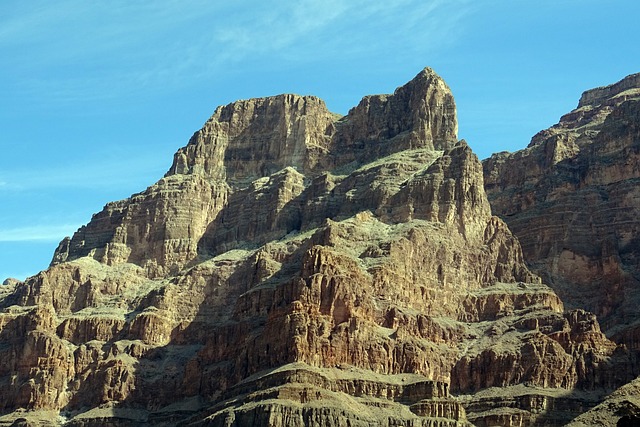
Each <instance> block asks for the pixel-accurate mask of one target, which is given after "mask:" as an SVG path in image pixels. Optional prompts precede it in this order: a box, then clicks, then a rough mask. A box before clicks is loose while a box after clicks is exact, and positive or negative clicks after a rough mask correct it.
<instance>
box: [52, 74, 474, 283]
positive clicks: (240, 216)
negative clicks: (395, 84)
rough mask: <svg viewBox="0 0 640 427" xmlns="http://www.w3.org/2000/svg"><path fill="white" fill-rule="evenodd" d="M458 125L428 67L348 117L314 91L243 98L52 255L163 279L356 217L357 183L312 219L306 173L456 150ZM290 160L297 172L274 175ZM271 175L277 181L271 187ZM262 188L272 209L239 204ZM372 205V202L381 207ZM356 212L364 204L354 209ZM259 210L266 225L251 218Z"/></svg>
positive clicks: (58, 259) (309, 177) (61, 259)
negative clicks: (213, 257)
mask: <svg viewBox="0 0 640 427" xmlns="http://www.w3.org/2000/svg"><path fill="white" fill-rule="evenodd" d="M456 133H457V119H456V109H455V102H454V100H453V96H452V94H451V91H450V89H449V88H448V87H447V85H446V83H445V82H444V81H443V80H442V78H440V77H439V76H438V75H437V74H436V73H435V72H434V71H433V70H431V69H429V68H425V69H424V70H422V71H421V72H420V73H418V75H417V76H416V77H415V78H414V79H413V80H411V81H410V82H409V83H407V84H405V85H404V86H402V87H400V88H398V89H397V90H396V91H395V92H394V94H392V95H373V96H366V97H364V98H363V99H362V101H361V102H360V104H359V105H358V106H357V107H355V108H353V109H351V111H350V112H349V114H347V116H345V117H340V116H339V115H337V114H334V113H331V112H330V111H329V110H328V109H327V107H326V105H325V103H324V101H322V100H320V99H319V98H316V97H313V96H298V95H278V96H273V97H267V98H254V99H249V100H241V101H236V102H233V103H231V104H228V105H226V106H222V107H218V108H217V109H216V110H215V112H214V114H213V115H212V116H211V118H210V119H209V120H207V122H206V123H205V124H204V126H203V127H202V129H200V130H199V131H197V132H196V133H195V134H194V135H193V136H192V137H191V139H190V140H189V143H188V144H187V145H186V146H185V147H183V148H180V149H179V150H178V151H177V152H176V154H175V155H174V159H173V164H172V165H171V168H170V169H169V171H168V172H167V174H166V175H165V177H164V178H163V179H161V180H160V181H158V182H157V183H156V184H154V185H152V186H151V187H149V188H148V189H147V190H146V191H144V192H142V193H140V194H137V195H134V196H132V198H130V199H127V200H123V201H121V202H116V203H110V204H109V205H107V206H105V208H104V210H103V211H102V212H100V213H98V214H97V215H96V216H95V217H94V218H93V219H92V221H91V222H90V223H89V224H88V225H86V226H84V227H82V228H81V229H80V230H78V232H76V233H75V235H74V236H73V237H72V238H71V240H70V241H63V242H62V243H61V244H60V246H59V248H58V250H57V251H56V253H55V255H54V258H53V263H58V262H64V261H66V260H71V259H75V258H78V257H82V256H86V255H91V256H93V257H94V258H96V259H100V260H101V261H103V262H107V263H121V262H133V263H136V264H142V265H146V266H147V267H148V268H149V269H150V273H151V274H152V275H162V274H165V273H166V272H167V271H168V270H171V271H175V269H179V268H180V267H182V266H184V265H185V264H186V263H187V262H189V261H191V260H193V259H194V258H196V257H197V256H198V255H199V254H202V252H203V251H205V252H206V253H211V247H212V246H215V247H222V248H227V249H228V248H230V247H231V246H229V244H231V245H232V246H233V245H238V244H239V242H244V241H247V240H250V241H253V242H266V241H267V240H268V239H271V238H274V237H276V236H280V235H283V234H282V233H284V234H287V233H289V232H291V231H294V230H299V229H300V225H301V224H317V223H318V222H321V220H322V219H323V218H324V217H325V216H329V217H332V216H333V215H339V214H345V213H346V212H345V210H344V209H335V208H336V207H337V206H339V205H347V206H348V205H349V200H348V198H350V197H351V195H352V194H353V193H354V192H356V191H358V190H357V188H348V189H347V188H346V185H342V186H341V187H342V188H343V189H344V193H345V194H342V195H341V196H335V195H334V197H331V195H329V197H327V198H326V199H324V200H331V203H325V205H324V207H323V208H321V209H319V210H318V211H316V212H315V214H312V215H309V213H304V212H302V211H301V208H302V205H301V203H303V201H304V200H306V199H307V198H308V197H310V194H311V189H310V190H309V191H306V192H304V194H303V190H305V188H306V187H305V184H304V183H305V180H307V181H309V182H310V181H311V180H313V179H314V178H315V177H318V176H320V175H323V174H327V173H329V174H333V175H338V176H340V175H342V174H344V173H345V171H353V170H355V169H357V168H358V167H360V166H362V165H365V164H367V163H370V162H373V161H375V160H377V159H382V158H385V157H387V156H390V155H392V154H394V153H398V152H402V151H404V150H409V149H422V150H427V151H434V150H444V149H448V148H453V146H454V145H455V143H456ZM474 157H475V156H474ZM476 162H477V159H476ZM286 168H291V170H293V171H297V173H298V175H295V174H293V175H292V174H285V175H286V176H287V177H289V178H287V179H286V180H284V181H282V180H278V179H269V177H270V176H272V175H274V174H278V173H279V171H282V170H284V169H286ZM370 176H371V175H370ZM293 177H295V179H294V178H293ZM263 179H267V181H265V182H266V183H269V184H268V185H267V186H266V187H265V186H264V185H263V184H261V182H262V181H261V180H263ZM359 179H362V177H360V178H359ZM281 181H282V182H285V181H286V182H287V187H286V188H287V189H286V190H285V191H281V189H280V188H279V184H277V183H279V182H281ZM294 181H295V182H296V183H295V184H294V183H293V182H294ZM274 183H276V184H274ZM352 184H353V185H355V183H353V182H352ZM258 187H259V188H261V190H260V191H261V193H260V194H261V196H260V199H261V201H260V202H259V203H262V205H261V206H256V209H255V210H254V213H253V214H250V213H248V212H247V211H246V207H247V206H244V207H243V205H242V204H240V202H239V200H241V199H243V198H246V197H253V196H254V193H253V191H254V189H256V188H258ZM263 187H264V188H263ZM480 187H481V186H478V185H476V186H475V187H474V188H480ZM347 192H350V193H349V196H347V194H346V193H347ZM358 192H359V193H361V194H365V192H364V191H358ZM183 197H184V198H185V199H182V198H183ZM385 197H386V196H385ZM178 200H181V201H180V202H179V203H178ZM243 200H249V199H243ZM374 200H378V199H374ZM378 201H380V200H378ZM265 202H267V204H266V205H265V204H264V203H265ZM323 203H324V202H323ZM367 203H369V202H366V201H365V204H367ZM375 203H376V202H374V204H375ZM272 204H273V205H272ZM284 204H287V206H284ZM370 204H371V203H369V204H367V206H368V207H369V208H370V209H374V210H375V209H377V208H379V206H378V205H372V206H369V205H370ZM280 205H282V206H280ZM330 205H331V206H330ZM275 206H280V207H278V208H276V207H275ZM354 209H362V206H360V207H357V206H356V207H352V208H350V210H349V213H350V214H353V213H354V212H353V210H354ZM223 210H224V212H222V211H223ZM265 210H266V211H268V212H266V211H265ZM259 211H260V212H262V211H264V212H263V214H261V215H259V216H260V218H258V217H256V216H255V213H256V212H259ZM278 212H280V213H279V214H278ZM274 215H277V216H274ZM282 215H284V216H285V217H284V218H283V217H282ZM249 217H250V218H255V219H256V220H257V221H254V222H251V224H252V225H248V224H249V222H247V221H245V219H248V218H249ZM260 224H262V225H260ZM238 227H239V228H238ZM256 227H257V229H255V230H254V231H251V232H249V231H248V230H249V229H254V228H256ZM243 230H244V231H243ZM221 236H226V237H224V238H221ZM212 239H213V240H212ZM233 242H235V243H233ZM205 248H209V249H205ZM214 252H215V251H214Z"/></svg>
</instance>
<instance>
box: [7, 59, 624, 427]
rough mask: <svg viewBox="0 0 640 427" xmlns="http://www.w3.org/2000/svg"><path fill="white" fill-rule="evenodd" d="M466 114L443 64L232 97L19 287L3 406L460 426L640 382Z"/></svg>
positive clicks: (130, 419)
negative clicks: (530, 242)
mask: <svg viewBox="0 0 640 427" xmlns="http://www.w3.org/2000/svg"><path fill="white" fill-rule="evenodd" d="M456 131H457V122H456V117H455V104H454V102H453V98H452V96H451V92H450V91H449V89H448V88H447V86H446V84H445V83H444V82H443V81H442V79H440V78H439V77H438V76H437V75H436V74H435V73H434V72H433V71H431V70H429V69H426V70H424V71H422V72H421V73H419V74H418V75H417V76H416V77H415V78H414V79H413V80H412V81H411V82H409V83H408V84H406V85H404V86H402V87H400V88H398V89H397V90H396V91H395V93H394V94H392V95H379V96H370V97H365V98H364V99H363V100H362V101H361V103H360V104H359V105H358V106H357V107H355V108H354V109H352V110H351V111H350V112H349V114H348V115H347V116H345V117H342V118H340V117H337V116H335V115H333V114H331V113H330V112H328V111H327V110H326V107H325V106H324V103H322V101H320V100H318V99H317V98H313V97H299V96H295V95H281V96H276V97H271V98H261V99H253V100H247V101H238V102H236V103H233V104H230V105H228V106H225V107H220V108H218V109H217V110H216V112H215V113H214V115H213V116H212V117H211V119H209V120H208V121H207V123H205V125H204V127H203V129H201V130H200V131H198V132H196V134H195V135H194V136H193V137H192V138H191V140H190V141H189V143H188V144H187V146H185V147H183V148H181V149H180V150H178V152H177V153H176V155H175V157H174V162H173V165H172V166H171V168H170V170H169V172H168V173H167V174H166V176H165V177H164V178H162V179H161V180H159V181H158V182H157V183H156V184H154V185H152V186H151V187H149V188H148V189H146V190H145V191H143V192H141V193H139V194H136V195H134V196H132V197H131V198H129V199H126V200H123V201H119V202H115V203H110V204H108V205H107V206H106V207H105V208H104V209H103V211H102V212H100V213H98V214H96V215H95V216H94V217H93V218H92V220H91V222H90V223H89V224H87V225H86V226H84V227H82V228H81V229H80V230H78V232H76V233H75V234H74V236H73V237H72V238H70V239H66V240H64V241H63V242H61V244H60V245H59V247H58V249H57V251H56V253H55V256H54V261H53V263H52V266H51V267H50V268H49V269H47V270H46V271H43V272H41V273H39V274H38V275H36V276H33V277H31V278H29V279H28V280H26V281H25V282H12V283H8V284H7V285H6V288H4V289H3V290H2V291H3V292H2V293H0V308H2V310H3V311H2V313H0V337H2V345H1V346H0V353H1V354H0V361H1V362H0V392H1V394H2V396H3V397H4V399H3V401H2V405H3V406H2V407H0V410H1V411H3V416H4V417H5V418H4V419H6V420H9V422H13V421H16V420H20V421H17V422H23V421H24V422H29V419H28V418H25V420H26V421H25V420H23V418H24V414H25V412H24V410H28V411H32V412H30V414H31V415H29V417H36V418H37V419H38V420H41V419H42V417H40V418H38V416H39V415H38V416H36V415H37V414H45V413H47V414H48V413H50V412H47V411H54V413H55V414H56V416H60V417H63V419H62V421H60V419H57V420H54V421H55V422H56V423H58V424H62V423H63V422H66V423H67V424H68V425H78V426H91V425H158V424H165V425H212V426H217V425H225V426H229V425H285V423H286V424H287V425H310V424H311V425H315V424H318V425H347V424H349V425H362V426H374V425H375V426H379V425H382V426H385V425H386V426H396V425H413V426H439V427H440V426H442V427H444V426H467V425H470V423H469V420H472V421H473V423H474V424H476V425H492V424H495V423H502V424H504V425H519V424H518V423H520V424H522V423H538V422H539V423H540V424H543V423H544V422H547V421H548V420H550V419H552V420H565V421H566V420H568V419H571V418H573V417H575V416H576V415H577V414H578V413H580V412H584V411H586V410H587V409H589V408H590V407H592V406H593V405H595V404H597V403H598V401H597V400H594V399H592V400H589V399H583V398H582V397H580V396H578V397H575V396H574V395H573V394H575V393H577V391H581V390H582V391H585V390H588V391H592V392H601V391H603V390H604V389H606V388H613V387H618V386H620V385H622V384H624V383H625V382H627V381H629V380H631V379H632V378H633V377H634V375H635V373H634V372H633V366H634V365H633V363H632V362H633V360H632V354H631V353H630V352H629V351H628V349H626V348H625V347H622V346H617V345H616V344H614V343H613V342H611V341H609V340H608V339H607V338H606V337H605V336H604V335H603V334H602V332H601V331H600V327H599V324H598V322H597V320H596V318H595V316H594V315H592V314H591V313H589V312H586V311H569V312H565V310H564V304H563V301H562V300H561V299H560V298H559V297H558V295H557V294H556V293H555V292H554V291H553V290H552V289H551V288H549V287H548V286H546V285H544V284H542V281H541V279H540V278H539V277H538V276H537V275H535V274H534V273H532V272H531V271H530V270H529V269H528V268H527V266H526V265H525V262H524V257H523V252H522V249H521V247H520V243H519V242H518V239H517V238H516V237H514V235H512V233H511V231H510V230H509V228H508V227H507V225H506V224H505V222H503V220H501V219H499V218H498V217H495V216H492V213H491V209H490V206H489V202H488V200H487V197H486V195H485V192H484V186H483V170H482V165H481V163H480V162H479V161H478V159H477V157H476V156H475V155H474V154H473V153H472V151H471V149H470V148H469V147H468V146H467V144H466V143H465V142H464V141H456ZM494 387H501V388H504V389H505V390H507V391H508V390H512V391H513V390H520V391H518V392H517V396H516V397H514V396H511V397H509V395H504V394H500V393H498V395H496V397H495V399H494V400H492V401H491V402H489V401H487V399H486V396H485V395H483V393H486V391H487V390H491V389H492V388H494ZM523 387H531V388H532V389H535V393H526V392H522V390H521V388H523ZM576 390H577V391H576ZM564 395H569V396H568V397H566V396H565V397H562V396H564ZM549 396H550V397H549ZM547 407H548V408H553V410H554V412H553V417H551V418H549V417H547V418H545V417H543V416H542V413H543V412H544V411H545V408H547ZM34 411H35V412H34ZM0 421H1V420H0ZM549 423H551V424H552V425H559V424H560V422H556V421H553V422H551V421H549Z"/></svg>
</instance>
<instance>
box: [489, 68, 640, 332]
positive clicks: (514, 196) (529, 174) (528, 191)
mask: <svg viewBox="0 0 640 427" xmlns="http://www.w3.org/2000/svg"><path fill="white" fill-rule="evenodd" d="M639 129H640V75H638V74H635V75H631V76H628V77H626V78H625V79H623V80H622V81H620V82H618V83H616V84H614V85H611V86H607V87H603V88H598V89H593V90H590V91H587V92H585V93H584V94H583V95H582V97H581V99H580V102H579V104H578V108H577V109H576V110H574V111H572V112H571V113H569V114H566V115H565V116H563V117H562V118H561V119H560V122H559V123H558V124H557V125H554V126H552V127H551V128H549V129H547V130H545V131H542V132H540V133H538V134H537V135H536V136H534V137H533V139H532V141H531V144H529V147H527V148H526V149H524V150H521V151H518V152H515V153H499V154H495V155H493V156H492V157H490V158H489V159H487V160H485V162H484V176H485V187H486V190H487V194H488V197H489V201H490V202H491V205H492V209H493V211H494V212H495V213H496V214H497V215H499V216H500V217H501V218H503V219H504V220H505V221H506V222H507V224H508V225H509V228H510V229H511V230H512V231H513V232H514V234H515V235H516V236H517V237H518V239H519V240H520V242H521V244H522V248H523V252H524V257H525V259H526V260H527V262H528V263H529V264H530V266H531V267H532V268H533V270H534V271H535V272H537V273H538V274H540V275H541V276H542V278H543V279H544V280H545V281H546V282H547V283H549V284H551V285H552V286H553V288H554V289H555V290H556V291H557V292H558V294H559V295H560V296H561V297H562V299H563V301H565V303H567V304H568V305H569V306H570V307H581V308H584V309H587V310H590V311H593V312H594V313H596V314H597V315H598V316H599V318H600V319H601V321H602V322H603V324H604V325H605V328H606V329H607V330H608V331H611V332H610V333H611V335H612V336H616V339H617V340H619V342H624V341H633V329H629V334H631V335H630V336H629V337H627V336H626V333H625V332H624V331H623V330H622V329H626V327H624V325H626V324H633V323H634V322H636V321H637V320H638V310H637V306H638V303H639V302H640V291H639V290H640V282H639V276H638V271H640V269H639V266H640V245H638V239H637V235H638V231H639V230H640V222H638V218H639V217H640V216H639V215H638V214H639V213H640V204H638V202H637V201H638V199H639V197H640V195H639V194H638V191H639V190H638V188H639V187H638V185H637V183H638V179H639V178H640V156H639V154H638V153H640V131H639Z"/></svg>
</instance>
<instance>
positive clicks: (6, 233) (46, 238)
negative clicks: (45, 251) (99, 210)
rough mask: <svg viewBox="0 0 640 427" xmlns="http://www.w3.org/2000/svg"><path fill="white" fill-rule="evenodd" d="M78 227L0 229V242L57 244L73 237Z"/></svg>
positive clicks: (62, 225) (48, 226) (68, 225)
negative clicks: (67, 237) (66, 237)
mask: <svg viewBox="0 0 640 427" xmlns="http://www.w3.org/2000/svg"><path fill="white" fill-rule="evenodd" d="M79 227H80V226H79V225H78V224H58V225H56V224H53V225H34V226H27V227H16V228H8V229H0V242H33V241H41V242H57V241H60V240H62V238H63V237H65V236H71V235H73V233H74V232H75V231H76V230H77V229H78V228H79Z"/></svg>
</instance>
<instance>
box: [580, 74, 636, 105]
mask: <svg viewBox="0 0 640 427" xmlns="http://www.w3.org/2000/svg"><path fill="white" fill-rule="evenodd" d="M639 94H640V73H636V74H630V75H628V76H627V77H625V78H624V79H622V80H620V81H619V82H617V83H614V84H612V85H608V86H603V87H598V88H595V89H590V90H587V91H585V92H583V94H582V96H581V97H580V101H579V102H578V108H582V107H585V106H592V107H597V106H598V105H601V104H603V103H606V102H607V101H608V100H610V99H612V98H619V99H622V100H623V99H625V98H627V97H630V96H633V97H637V96H638V95H639Z"/></svg>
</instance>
